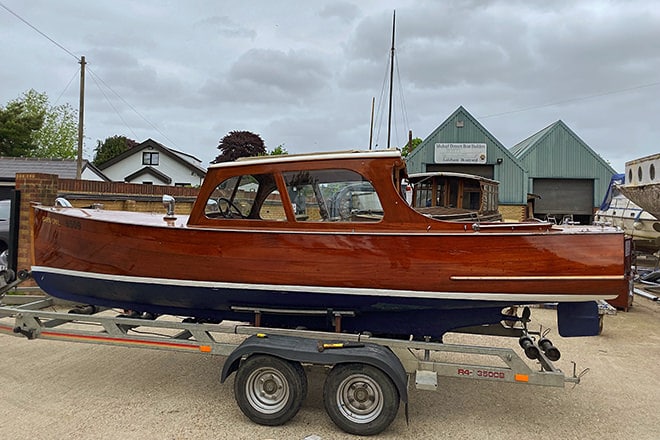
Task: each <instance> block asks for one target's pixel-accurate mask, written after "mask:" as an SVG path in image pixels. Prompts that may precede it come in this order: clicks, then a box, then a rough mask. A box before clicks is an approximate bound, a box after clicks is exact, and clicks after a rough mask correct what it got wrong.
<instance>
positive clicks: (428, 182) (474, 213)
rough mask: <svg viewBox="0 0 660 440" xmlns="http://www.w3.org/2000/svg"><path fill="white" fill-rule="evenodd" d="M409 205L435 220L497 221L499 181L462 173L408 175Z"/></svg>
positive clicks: (498, 217) (499, 217)
mask: <svg viewBox="0 0 660 440" xmlns="http://www.w3.org/2000/svg"><path fill="white" fill-rule="evenodd" d="M409 181H410V183H411V184H412V186H413V194H412V202H411V203H412V207H413V208H414V209H415V210H417V211H419V212H421V213H423V214H426V215H429V216H431V217H433V218H435V219H439V220H450V221H474V220H479V221H501V220H502V214H500V212H499V210H498V187H499V182H497V181H495V180H491V179H487V178H485V177H481V176H475V175H472V174H463V173H451V172H435V173H418V174H411V175H410V176H409Z"/></svg>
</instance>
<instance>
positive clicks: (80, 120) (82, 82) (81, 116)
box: [76, 56, 87, 180]
mask: <svg viewBox="0 0 660 440" xmlns="http://www.w3.org/2000/svg"><path fill="white" fill-rule="evenodd" d="M85 64H87V63H86V62H85V57H84V56H82V57H80V104H79V105H78V164H77V167H76V179H78V180H80V179H81V178H82V152H83V121H84V120H85V117H84V116H85Z"/></svg>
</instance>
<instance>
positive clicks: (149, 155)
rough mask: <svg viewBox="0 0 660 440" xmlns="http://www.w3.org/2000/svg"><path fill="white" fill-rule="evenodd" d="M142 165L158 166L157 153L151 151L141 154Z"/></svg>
mask: <svg viewBox="0 0 660 440" xmlns="http://www.w3.org/2000/svg"><path fill="white" fill-rule="evenodd" d="M142 165H158V153H157V152H151V151H145V152H144V153H142Z"/></svg>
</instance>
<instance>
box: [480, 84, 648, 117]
mask: <svg viewBox="0 0 660 440" xmlns="http://www.w3.org/2000/svg"><path fill="white" fill-rule="evenodd" d="M657 85H660V81H658V82H653V83H650V84H642V85H639V86H634V87H628V88H625V89H618V90H610V91H607V92H602V93H596V94H593V95H587V96H579V97H577V98H568V99H562V100H560V101H554V102H548V103H545V104H539V105H533V106H530V107H524V108H521V109H518V110H510V111H506V112H501V113H492V114H490V115H485V116H478V118H479V119H487V118H495V117H497V116H504V115H511V114H513V113H521V112H526V111H529V110H536V109H539V108H544V107H552V106H555V105H561V104H568V103H571V102H577V101H586V100H587V99H594V98H600V97H602V96H608V95H616V94H618V93H625V92H631V91H633V90H639V89H644V88H647V87H655V86H657Z"/></svg>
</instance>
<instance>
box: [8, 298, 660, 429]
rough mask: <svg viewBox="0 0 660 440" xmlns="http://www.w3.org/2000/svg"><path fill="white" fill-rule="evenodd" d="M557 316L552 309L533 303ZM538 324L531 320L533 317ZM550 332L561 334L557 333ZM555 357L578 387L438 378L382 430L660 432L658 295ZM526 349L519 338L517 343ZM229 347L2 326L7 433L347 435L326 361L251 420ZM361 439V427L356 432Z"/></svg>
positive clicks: (564, 341) (496, 341) (478, 340)
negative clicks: (205, 348)
mask: <svg viewBox="0 0 660 440" xmlns="http://www.w3.org/2000/svg"><path fill="white" fill-rule="evenodd" d="M532 319H533V322H534V323H535V324H543V325H545V326H550V327H555V324H554V319H555V318H554V311H551V310H533V312H532ZM532 328H533V327H532ZM553 335H554V337H552V336H553ZM550 336H551V338H552V339H553V341H554V342H555V345H556V346H557V347H558V348H559V349H560V350H561V351H562V358H561V360H560V361H558V362H557V363H556V365H557V366H558V367H559V368H561V369H562V370H564V371H566V372H571V371H572V364H571V361H572V360H574V361H576V362H577V363H578V371H580V370H582V369H584V368H587V367H588V368H589V369H590V371H589V373H588V374H586V375H585V376H584V377H583V379H582V383H581V384H580V385H578V386H576V387H573V385H572V384H567V386H566V388H563V389H562V388H546V387H537V386H524V385H517V384H507V383H496V382H485V381H471V380H465V379H459V378H441V380H440V383H439V391H438V392H432V391H418V390H411V391H410V407H409V411H410V424H409V425H407V424H406V420H405V415H404V412H403V408H401V409H400V411H399V416H398V417H397V418H396V420H395V421H394V423H392V425H391V426H390V427H389V428H388V429H387V430H386V431H385V432H383V433H382V434H381V435H379V436H376V438H382V439H408V438H409V439H436V438H447V439H470V440H472V439H486V438H487V439H493V440H497V439H507V440H508V439H512V438H556V439H599V440H603V439H623V438H628V439H635V440H642V439H657V438H659V434H658V433H660V415H659V414H658V409H659V406H660V405H659V403H658V400H659V399H660V381H659V380H658V377H660V304H658V303H656V302H651V301H649V300H646V299H644V298H640V297H636V298H635V304H634V306H633V308H632V309H631V311H629V312H627V313H624V312H619V313H618V314H617V315H613V316H605V325H604V330H603V334H602V335H600V336H598V337H593V338H559V337H558V336H556V332H555V331H553V332H552V333H551V335H550ZM446 342H457V343H474V344H477V345H495V346H511V347H516V346H517V341H515V340H512V339H504V338H494V337H476V336H465V335H449V336H448V337H447V338H446ZM516 349H517V350H518V352H520V351H519V348H517V347H516ZM223 361H224V358H222V357H217V356H216V357H214V356H206V355H199V354H189V353H178V352H164V351H157V350H149V349H132V348H124V347H108V346H100V345H91V344H77V343H73V342H71V343H69V342H59V341H48V340H33V341H29V340H27V339H24V338H17V337H15V336H11V335H6V334H0V433H1V434H2V437H3V438H37V439H65V438H66V439H72V438H81V439H122V440H130V439H147V438H148V439H212V438H217V439H259V440H260V439H299V440H302V439H310V440H311V439H315V440H318V439H322V440H327V439H342V438H347V437H351V436H349V435H347V434H345V433H343V432H342V431H340V430H339V429H338V428H336V427H335V426H334V425H333V423H332V422H331V421H330V419H329V418H328V417H327V415H326V414H325V411H324V409H323V403H322V392H321V390H322V386H323V380H324V376H323V372H322V371H319V370H318V369H314V370H312V371H310V373H309V385H310V389H309V394H308V398H307V400H306V402H305V403H304V405H303V408H302V409H301V410H300V412H299V413H298V415H297V416H296V417H295V418H294V419H293V420H291V421H290V422H289V423H288V424H286V425H285V426H280V427H265V426H258V425H255V424H253V423H252V422H250V421H249V420H248V419H247V418H246V417H245V416H244V415H243V414H242V413H241V411H240V410H239V409H238V407H237V406H236V403H235V401H234V397H233V377H232V378H230V379H229V380H228V381H227V382H226V383H224V384H221V383H220V381H219V377H220V370H221V368H222V363H223ZM353 438H357V437H353Z"/></svg>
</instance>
